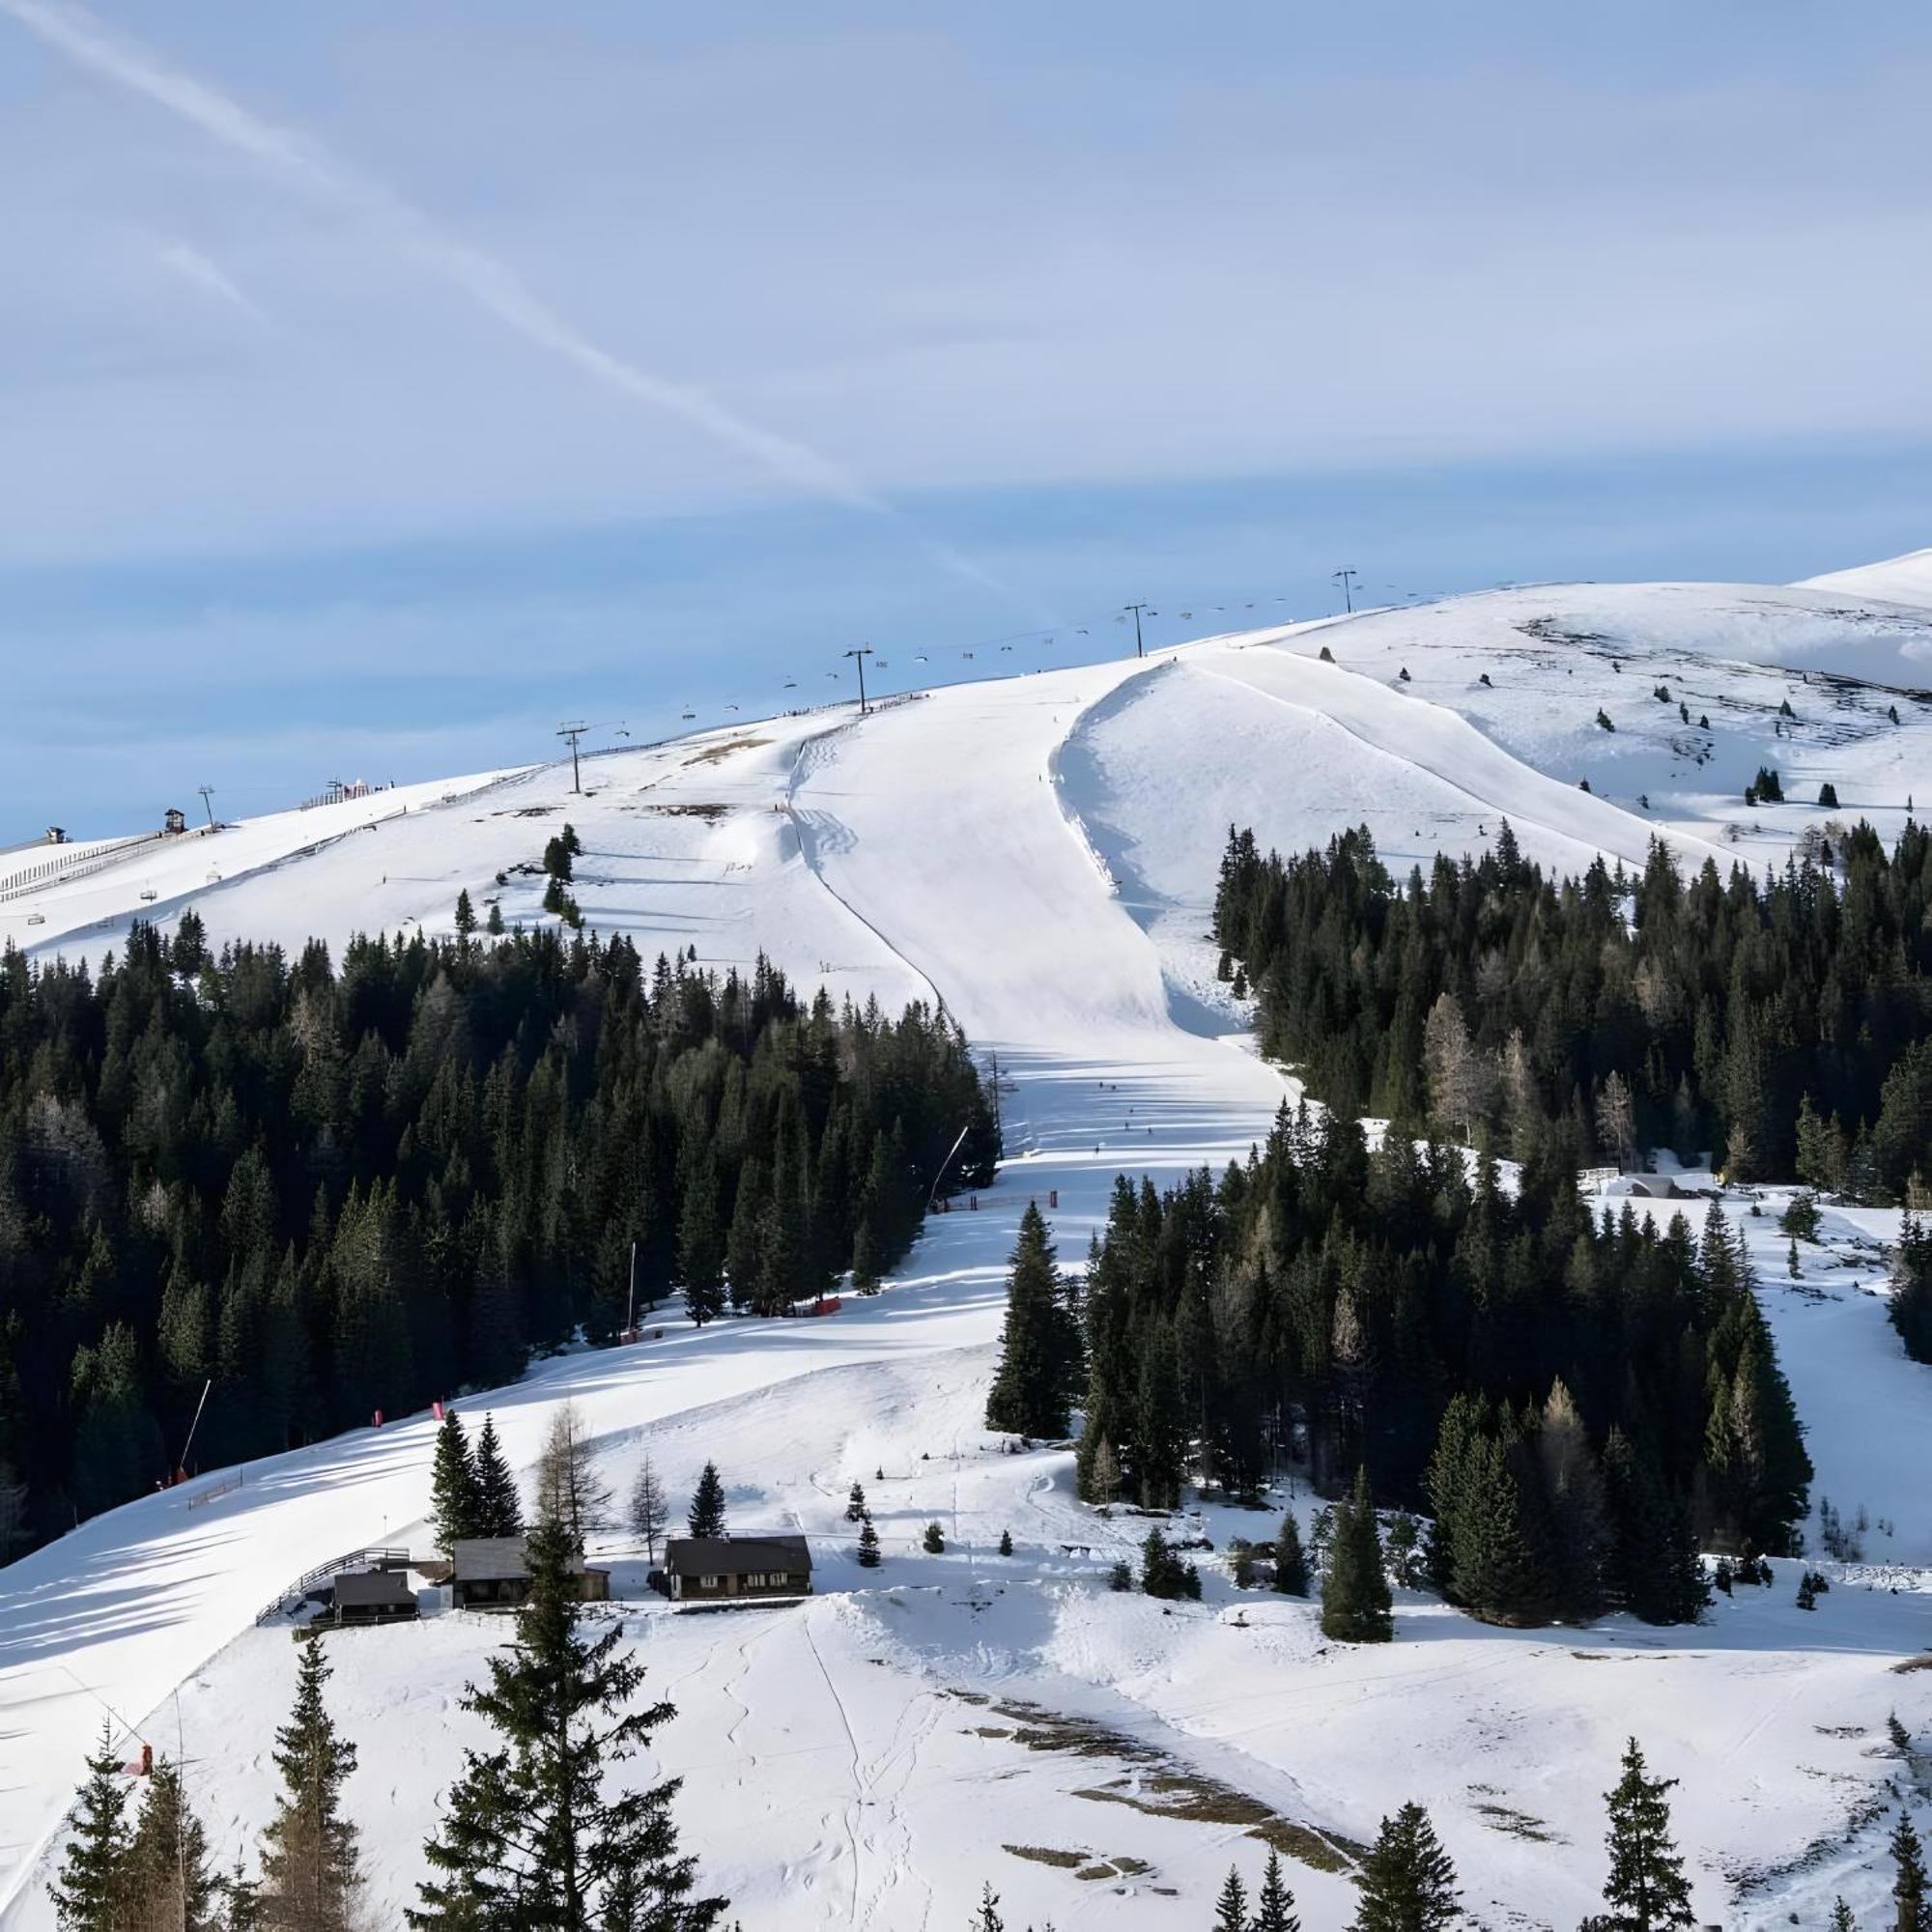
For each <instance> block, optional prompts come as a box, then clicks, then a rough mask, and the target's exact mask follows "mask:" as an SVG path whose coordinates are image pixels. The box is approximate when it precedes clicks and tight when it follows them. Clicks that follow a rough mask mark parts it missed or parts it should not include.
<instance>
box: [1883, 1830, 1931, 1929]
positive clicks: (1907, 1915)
mask: <svg viewBox="0 0 1932 1932" xmlns="http://www.w3.org/2000/svg"><path fill="white" fill-rule="evenodd" d="M1891 1860H1892V1865H1893V1869H1894V1876H1893V1879H1892V1886H1891V1897H1892V1904H1893V1906H1894V1908H1895V1910H1894V1913H1893V1916H1892V1921H1891V1925H1892V1932H1932V1898H1928V1897H1927V1895H1926V1884H1925V1856H1924V1852H1923V1849H1922V1848H1921V1846H1920V1845H1919V1842H1918V1833H1917V1832H1915V1831H1914V1830H1913V1829H1912V1818H1911V1814H1910V1813H1909V1812H1905V1811H1901V1812H1900V1813H1899V1814H1898V1823H1897V1825H1896V1826H1895V1827H1894V1828H1893V1829H1892V1833H1891Z"/></svg>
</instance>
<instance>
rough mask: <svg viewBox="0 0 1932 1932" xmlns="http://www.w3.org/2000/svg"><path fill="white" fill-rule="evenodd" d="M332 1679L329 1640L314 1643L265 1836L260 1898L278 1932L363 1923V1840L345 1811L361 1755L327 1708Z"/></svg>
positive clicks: (279, 1760)
mask: <svg viewBox="0 0 1932 1932" xmlns="http://www.w3.org/2000/svg"><path fill="white" fill-rule="evenodd" d="M328 1676H329V1669H328V1664H327V1661H326V1660H325V1658H324V1656H323V1646H322V1640H321V1638H320V1637H319V1636H315V1637H310V1638H309V1639H308V1640H307V1641H306V1642H305V1643H303V1644H302V1646H301V1651H300V1658H299V1661H298V1664H297V1675H296V1699H295V1708H294V1710H293V1711H292V1712H291V1713H290V1716H289V1721H288V1722H287V1723H286V1724H285V1725H283V1726H282V1728H281V1729H279V1730H278V1731H277V1732H276V1733H275V1751H274V1759H275V1769H276V1770H277V1771H279V1772H280V1773H281V1775H282V1784H283V1791H282V1795H281V1797H280V1798H279V1799H278V1800H277V1802H276V1805H275V1815H274V1817H273V1818H272V1819H271V1820H270V1824H269V1828H268V1831H267V1833H265V1834H264V1835H265V1848H264V1851H263V1855H262V1884H261V1888H260V1891H259V1894H258V1906H259V1912H260V1922H261V1923H262V1924H263V1925H264V1926H267V1927H272V1928H273V1932H351V1928H352V1927H353V1926H354V1925H355V1922H356V1915H355V1905H356V1900H357V1896H358V1893H359V1890H360V1887H361V1872H360V1866H359V1860H358V1857H357V1852H356V1844H355V1838H356V1833H355V1826H354V1825H353V1824H352V1823H351V1822H350V1821H349V1819H348V1818H346V1817H345V1816H344V1815H343V1812H342V1803H341V1800H342V1786H343V1782H344V1780H345V1779H346V1778H347V1777H348V1776H349V1775H350V1773H351V1772H353V1771H354V1770H355V1746H354V1745H353V1744H351V1743H350V1742H349V1741H348V1740H347V1739H346V1738H344V1737H342V1736H341V1735H340V1734H339V1733H338V1732H337V1730H336V1728H335V1722H334V1719H331V1718H330V1717H329V1715H328V1711H327V1707H326V1706H325V1704H324V1703H323V1697H322V1693H323V1687H324V1686H325V1685H326V1684H327V1682H328Z"/></svg>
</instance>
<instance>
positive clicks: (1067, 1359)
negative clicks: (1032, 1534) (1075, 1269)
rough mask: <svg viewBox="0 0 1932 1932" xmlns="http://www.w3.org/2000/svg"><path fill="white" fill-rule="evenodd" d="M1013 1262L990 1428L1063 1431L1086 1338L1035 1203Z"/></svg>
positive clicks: (1023, 1220) (1026, 1217)
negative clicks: (1072, 1317)
mask: <svg viewBox="0 0 1932 1932" xmlns="http://www.w3.org/2000/svg"><path fill="white" fill-rule="evenodd" d="M1010 1265H1011V1272H1010V1274H1009V1277H1008V1280H1007V1318H1006V1323H1005V1326H1004V1327H1003V1328H1002V1330H1001V1333H1000V1365H999V1367H998V1369H997V1370H996V1371H995V1372H994V1375H993V1386H992V1389H991V1391H990V1393H989V1394H988V1395H987V1397H986V1427H987V1428H988V1429H1005V1430H1009V1431H1011V1432H1012V1434H1013V1435H1029V1436H1044V1437H1047V1438H1053V1437H1057V1436H1062V1435H1065V1434H1066V1426H1067V1403H1068V1400H1069V1398H1070V1396H1071V1395H1072V1392H1073V1390H1074V1387H1075V1385H1076V1382H1077V1379H1078V1373H1079V1337H1078V1332H1077V1330H1076V1329H1074V1327H1073V1325H1072V1323H1071V1321H1069V1320H1068V1315H1067V1306H1066V1292H1065V1284H1064V1283H1063V1282H1062V1280H1061V1275H1060V1267H1059V1264H1058V1263H1057V1262H1056V1261H1055V1259H1054V1252H1053V1239H1052V1236H1051V1234H1050V1233H1049V1231H1048V1229H1047V1225H1046V1222H1045V1219H1044V1218H1043V1217H1042V1216H1041V1214H1040V1211H1039V1208H1037V1206H1036V1205H1035V1204H1034V1203H1033V1202H1028V1204H1027V1208H1026V1212H1025V1213H1024V1214H1023V1215H1021V1217H1020V1232H1019V1240H1018V1242H1017V1243H1016V1244H1015V1246H1014V1248H1013V1252H1012V1257H1011V1264H1010Z"/></svg>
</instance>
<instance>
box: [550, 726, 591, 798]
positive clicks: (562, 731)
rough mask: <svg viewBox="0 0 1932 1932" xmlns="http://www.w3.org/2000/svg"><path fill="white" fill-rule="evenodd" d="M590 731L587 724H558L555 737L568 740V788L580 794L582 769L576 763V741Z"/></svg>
mask: <svg viewBox="0 0 1932 1932" xmlns="http://www.w3.org/2000/svg"><path fill="white" fill-rule="evenodd" d="M589 729H590V726H589V725H558V726H557V727H556V735H557V736H558V737H559V738H568V739H569V740H570V788H571V790H572V791H574V792H579V793H581V792H582V790H583V768H582V766H581V765H580V764H579V763H578V761H577V741H578V739H580V738H581V737H582V736H583V734H584V732H586V731H587V730H589Z"/></svg>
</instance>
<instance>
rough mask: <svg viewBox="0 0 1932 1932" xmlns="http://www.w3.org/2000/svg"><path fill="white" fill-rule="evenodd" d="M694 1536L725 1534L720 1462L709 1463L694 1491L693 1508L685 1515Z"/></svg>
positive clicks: (706, 1464) (723, 1494)
mask: <svg viewBox="0 0 1932 1932" xmlns="http://www.w3.org/2000/svg"><path fill="white" fill-rule="evenodd" d="M685 1522H686V1523H687V1524H688V1525H689V1527H690V1530H691V1533H692V1535H693V1536H723V1535H724V1534H725V1485H724V1484H723V1482H721V1481H720V1480H719V1476H718V1464H717V1463H705V1465H704V1468H703V1471H702V1473H701V1474H700V1475H699V1476H698V1478H697V1488H696V1490H695V1491H693V1492H692V1497H691V1508H690V1510H689V1511H688V1512H687V1513H686V1515H685Z"/></svg>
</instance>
